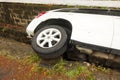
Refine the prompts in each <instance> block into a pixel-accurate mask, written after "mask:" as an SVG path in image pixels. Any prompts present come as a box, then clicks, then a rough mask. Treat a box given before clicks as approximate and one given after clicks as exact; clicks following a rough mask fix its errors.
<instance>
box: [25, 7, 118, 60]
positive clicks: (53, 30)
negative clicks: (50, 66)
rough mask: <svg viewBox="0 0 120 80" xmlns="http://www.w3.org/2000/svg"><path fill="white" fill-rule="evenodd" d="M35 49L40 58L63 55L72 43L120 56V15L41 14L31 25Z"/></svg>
mask: <svg viewBox="0 0 120 80" xmlns="http://www.w3.org/2000/svg"><path fill="white" fill-rule="evenodd" d="M26 31H27V34H28V37H29V38H32V48H33V49H34V51H36V52H37V53H38V54H39V55H40V57H41V58H45V59H50V58H56V57H58V56H60V55H62V54H63V53H64V52H65V51H66V49H67V46H68V44H69V43H70V42H72V43H73V44H77V45H80V46H81V47H85V48H90V49H93V50H100V51H103V52H107V53H115V54H120V11H119V10H98V9H78V8H62V9H56V10H51V11H47V12H42V13H40V14H39V15H38V16H36V17H35V18H34V19H33V20H32V21H31V23H30V24H29V25H28V27H27V29H26Z"/></svg>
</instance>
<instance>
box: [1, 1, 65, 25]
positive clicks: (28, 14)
mask: <svg viewBox="0 0 120 80" xmlns="http://www.w3.org/2000/svg"><path fill="white" fill-rule="evenodd" d="M61 7H65V6H60V5H59V6H55V5H41V4H24V3H0V22H1V23H7V24H13V25H19V26H27V25H28V23H29V22H30V21H31V20H32V19H33V18H34V17H35V16H36V15H37V14H38V13H40V12H41V11H46V10H50V9H55V8H61Z"/></svg>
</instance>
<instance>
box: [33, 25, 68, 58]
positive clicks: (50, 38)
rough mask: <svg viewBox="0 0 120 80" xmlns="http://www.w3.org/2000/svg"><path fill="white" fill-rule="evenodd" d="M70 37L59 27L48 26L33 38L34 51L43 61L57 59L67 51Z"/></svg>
mask: <svg viewBox="0 0 120 80" xmlns="http://www.w3.org/2000/svg"><path fill="white" fill-rule="evenodd" d="M67 40H68V35H67V32H66V30H65V29H64V28H63V27H61V26H58V25H48V26H45V27H43V28H41V29H40V30H38V31H37V33H36V34H35V35H34V37H33V38H32V48H33V50H34V51H35V52H36V53H37V54H38V55H39V56H40V57H41V58H43V59H52V58H57V57H59V56H60V55H62V54H63V53H64V52H65V51H66V49H67V44H68V43H67Z"/></svg>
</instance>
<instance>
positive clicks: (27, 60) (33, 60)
mask: <svg viewBox="0 0 120 80" xmlns="http://www.w3.org/2000/svg"><path fill="white" fill-rule="evenodd" d="M22 61H23V63H28V64H33V63H39V62H40V61H41V59H40V57H39V56H38V55H37V54H34V53H32V54H31V55H30V56H27V57H25V58H24V59H23V60H22Z"/></svg>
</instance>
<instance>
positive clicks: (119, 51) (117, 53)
mask: <svg viewBox="0 0 120 80" xmlns="http://www.w3.org/2000/svg"><path fill="white" fill-rule="evenodd" d="M71 43H72V44H75V45H79V46H80V47H83V48H89V49H92V50H96V51H100V52H104V53H111V54H116V55H120V50H117V49H112V48H108V47H102V46H97V45H93V44H87V43H83V42H78V41H75V40H71Z"/></svg>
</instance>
